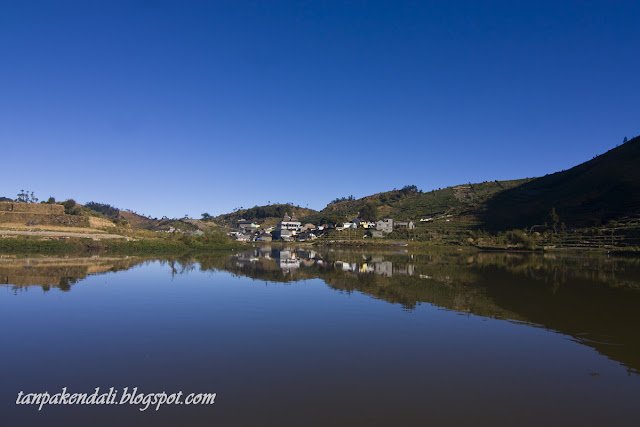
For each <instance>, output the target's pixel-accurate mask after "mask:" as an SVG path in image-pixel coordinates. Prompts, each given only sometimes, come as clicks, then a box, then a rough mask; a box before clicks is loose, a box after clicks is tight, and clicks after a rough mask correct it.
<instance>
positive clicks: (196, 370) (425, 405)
mask: <svg viewBox="0 0 640 427" xmlns="http://www.w3.org/2000/svg"><path fill="white" fill-rule="evenodd" d="M0 283H1V284H2V286H0V325H2V326H0V328H1V335H0V337H1V342H2V345H1V347H0V362H1V365H0V366H2V380H1V383H0V402H1V406H0V411H1V414H0V420H2V421H0V422H1V423H2V424H3V425H27V426H28V425H66V426H69V425H82V426H85V425H87V426H88V425H91V426H95V425H125V426H128V425H161V426H162V425H167V426H169V425H213V426H216V425H217V426H235V425H239V426H257V425H269V426H270V425H273V426H307V425H314V426H315V425H317V426H324V425H332V426H333V425H338V426H341V425H344V426H351V425H358V426H377V425H385V426H396V425H581V426H584V425H603V426H604V425H639V423H640V375H639V371H640V260H639V259H637V258H614V257H607V256H606V255H601V254H597V255H575V254H562V255H560V254H554V255H539V254H536V255H532V254H505V253H474V252H457V251H444V252H431V253H414V254H411V253H407V252H405V253H393V252H382V253H368V252H362V251H358V252H354V251H329V252H321V251H320V252H318V251H310V250H301V249H295V250H293V249H292V250H280V249H277V248H275V247H274V248H267V247H263V248H260V249H259V248H256V249H255V250H252V251H250V252H247V253H242V254H236V253H234V254H232V255H230V254H222V255H221V254H217V255H211V256H205V257H200V258H198V259H173V260H172V259H163V260H157V259H153V260H149V259H141V258H108V257H102V258H100V257H94V258H31V259H21V258H14V257H6V256H5V257H0ZM63 387H67V389H68V391H69V392H71V393H88V394H90V393H92V392H93V391H94V390H95V388H96V387H100V393H104V392H107V391H108V390H109V388H110V387H114V388H115V390H116V391H118V392H119V393H120V394H118V395H117V398H118V400H119V399H120V395H121V393H122V390H123V389H124V388H125V387H128V388H129V390H131V388H133V387H138V390H139V392H142V393H144V394H148V393H159V392H162V391H165V392H166V393H167V394H170V393H176V392H179V391H183V393H184V395H187V394H189V393H217V395H216V400H215V404H214V405H209V406H207V405H200V406H194V405H191V406H186V405H164V406H162V407H160V409H159V410H158V411H156V410H155V409H153V408H150V409H148V410H147V411H143V412H141V411H139V410H138V408H139V407H140V406H141V405H66V406H64V405H57V406H54V405H47V406H44V407H43V409H42V411H38V408H37V405H16V404H15V401H16V398H17V395H18V392H19V391H24V392H25V393H42V392H44V391H48V392H49V393H50V394H54V393H59V392H60V391H61V390H62V388H63Z"/></svg>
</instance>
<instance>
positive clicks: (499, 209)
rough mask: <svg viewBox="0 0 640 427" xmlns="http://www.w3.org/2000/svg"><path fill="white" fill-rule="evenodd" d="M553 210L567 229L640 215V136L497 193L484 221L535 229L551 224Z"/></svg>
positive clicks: (488, 205)
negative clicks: (586, 159)
mask: <svg viewBox="0 0 640 427" xmlns="http://www.w3.org/2000/svg"><path fill="white" fill-rule="evenodd" d="M552 208H555V210H556V212H557V214H558V216H559V218H560V221H561V222H565V223H566V225H567V227H584V226H592V225H599V224H603V223H606V222H607V221H609V220H618V219H621V218H624V217H628V216H636V215H640V137H636V138H634V139H632V140H630V141H628V142H627V143H625V144H623V145H621V146H619V147H616V148H614V149H612V150H610V151H608V152H606V153H605V154H602V155H600V156H598V157H595V158H594V159H592V160H590V161H588V162H585V163H582V164H580V165H578V166H575V167H573V168H571V169H569V170H566V171H562V172H557V173H554V174H552V175H547V176H544V177H541V178H537V179H534V180H532V181H530V182H527V183H524V184H522V185H520V186H518V187H515V188H511V189H508V190H505V191H502V192H500V193H497V194H496V195H495V197H493V198H492V199H491V200H489V201H488V203H487V210H486V212H485V216H484V218H483V219H484V222H485V223H486V224H488V225H496V224H500V225H501V226H502V227H523V226H524V227H530V226H532V225H534V224H543V223H545V222H549V221H550V219H549V218H550V217H549V213H550V211H551V209H552Z"/></svg>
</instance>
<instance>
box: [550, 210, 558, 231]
mask: <svg viewBox="0 0 640 427" xmlns="http://www.w3.org/2000/svg"><path fill="white" fill-rule="evenodd" d="M549 220H550V221H551V227H553V232H554V233H556V232H557V231H558V223H560V217H559V216H558V214H557V213H556V208H551V212H549Z"/></svg>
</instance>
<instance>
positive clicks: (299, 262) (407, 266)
mask: <svg viewBox="0 0 640 427" xmlns="http://www.w3.org/2000/svg"><path fill="white" fill-rule="evenodd" d="M405 253H406V251H405ZM411 258H413V256H411ZM234 260H235V263H236V265H237V266H238V267H242V266H243V265H246V264H247V263H254V262H257V261H260V260H273V261H274V262H276V263H277V265H278V267H279V268H280V269H281V270H282V271H283V272H284V273H290V272H291V271H293V270H295V269H297V268H300V266H306V267H312V266H315V265H317V266H322V267H324V268H328V267H335V268H338V269H340V270H342V271H346V272H352V273H362V274H367V273H368V274H378V275H380V276H383V277H393V275H394V274H395V275H404V276H413V275H414V271H415V267H414V264H413V263H411V262H404V263H396V264H395V265H394V263H393V262H392V261H388V260H385V257H384V255H380V254H376V255H362V261H360V262H358V261H348V260H346V259H345V260H341V259H336V260H333V261H329V260H327V257H326V256H322V255H321V254H320V253H319V252H317V251H314V250H309V249H303V248H272V247H271V246H261V247H258V248H256V249H255V250H254V251H252V252H245V253H241V254H238V255H235V256H234Z"/></svg>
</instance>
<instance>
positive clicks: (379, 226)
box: [376, 218, 393, 233]
mask: <svg viewBox="0 0 640 427" xmlns="http://www.w3.org/2000/svg"><path fill="white" fill-rule="evenodd" d="M376 230H378V231H382V232H383V233H391V232H392V231H393V219H391V218H385V219H381V220H380V221H378V222H376Z"/></svg>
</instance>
